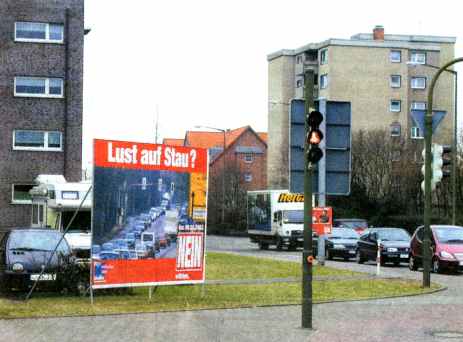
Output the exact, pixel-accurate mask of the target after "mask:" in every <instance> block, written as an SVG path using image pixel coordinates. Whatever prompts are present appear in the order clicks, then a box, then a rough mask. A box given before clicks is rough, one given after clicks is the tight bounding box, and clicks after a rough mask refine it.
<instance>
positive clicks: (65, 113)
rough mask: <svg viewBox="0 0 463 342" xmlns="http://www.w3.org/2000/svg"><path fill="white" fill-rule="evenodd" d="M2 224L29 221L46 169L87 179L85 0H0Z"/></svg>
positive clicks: (39, 214)
mask: <svg viewBox="0 0 463 342" xmlns="http://www.w3.org/2000/svg"><path fill="white" fill-rule="evenodd" d="M0 18H1V20H0V120H1V122H2V124H1V126H0V229H4V228H7V227H12V226H29V225H30V221H31V215H32V214H34V217H35V218H36V219H40V216H41V214H42V213H39V212H37V213H32V212H31V211H32V209H31V207H32V206H31V200H30V197H29V193H28V191H29V190H30V189H31V187H32V186H33V185H34V179H35V178H36V177H37V175H39V174H60V175H64V176H65V178H66V180H68V181H79V180H80V179H81V169H82V165H81V164H82V157H81V156H82V104H83V102H82V90H83V46H84V34H85V30H84V0H55V1H45V0H28V1H25V0H2V1H0Z"/></svg>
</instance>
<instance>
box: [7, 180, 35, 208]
mask: <svg viewBox="0 0 463 342" xmlns="http://www.w3.org/2000/svg"><path fill="white" fill-rule="evenodd" d="M33 187H34V184H12V186H11V189H12V195H11V202H12V203H14V204H31V203H32V199H31V195H30V194H29V190H31V189H32V188H33Z"/></svg>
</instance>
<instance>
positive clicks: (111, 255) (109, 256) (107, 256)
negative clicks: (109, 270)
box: [99, 251, 119, 260]
mask: <svg viewBox="0 0 463 342" xmlns="http://www.w3.org/2000/svg"><path fill="white" fill-rule="evenodd" d="M99 259H100V260H117V259H119V253H116V252H113V251H103V252H101V253H100V255H99Z"/></svg>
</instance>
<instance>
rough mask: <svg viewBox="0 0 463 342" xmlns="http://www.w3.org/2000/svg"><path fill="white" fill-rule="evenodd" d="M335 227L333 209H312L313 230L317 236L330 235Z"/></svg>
mask: <svg viewBox="0 0 463 342" xmlns="http://www.w3.org/2000/svg"><path fill="white" fill-rule="evenodd" d="M332 227H333V208H331V207H323V208H320V207H315V208H313V209H312V230H313V231H314V232H315V233H316V234H317V235H324V234H330V233H331V229H332Z"/></svg>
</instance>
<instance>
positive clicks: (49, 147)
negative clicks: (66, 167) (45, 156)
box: [13, 130, 63, 151]
mask: <svg viewBox="0 0 463 342" xmlns="http://www.w3.org/2000/svg"><path fill="white" fill-rule="evenodd" d="M13 150H28V151H62V150H63V136H62V134H61V132H47V131H26V130H16V131H14V132H13Z"/></svg>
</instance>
